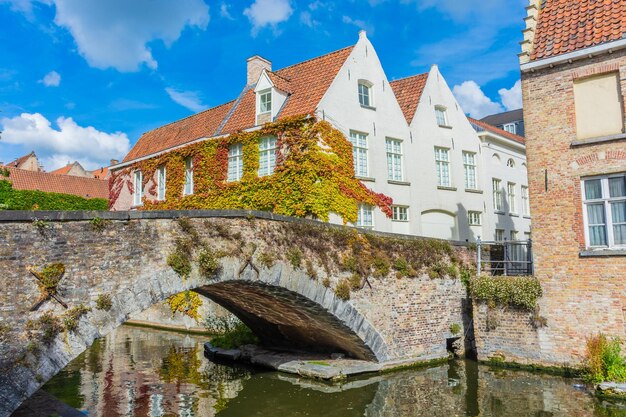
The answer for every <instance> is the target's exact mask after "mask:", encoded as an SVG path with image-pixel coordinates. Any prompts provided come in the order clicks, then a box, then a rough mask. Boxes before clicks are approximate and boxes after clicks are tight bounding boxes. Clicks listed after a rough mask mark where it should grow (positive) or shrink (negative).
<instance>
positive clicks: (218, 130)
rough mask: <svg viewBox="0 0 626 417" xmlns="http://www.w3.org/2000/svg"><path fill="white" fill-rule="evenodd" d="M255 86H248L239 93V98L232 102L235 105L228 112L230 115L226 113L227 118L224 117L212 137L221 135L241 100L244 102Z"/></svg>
mask: <svg viewBox="0 0 626 417" xmlns="http://www.w3.org/2000/svg"><path fill="white" fill-rule="evenodd" d="M255 86H256V84H252V85H246V86H245V87H244V88H243V90H241V93H239V96H238V97H237V98H236V99H235V100H233V101H232V103H233V105H232V107H231V108H230V110H228V113H226V116H224V118H223V119H222V121H221V122H220V124H219V126H217V129H215V132H213V135H212V136H211V137H215V136H218V135H220V133H221V132H222V129H223V128H224V126H225V125H226V123H228V120H229V119H230V116H232V115H233V113H234V112H235V110H236V109H237V106H239V103H241V100H243V98H244V97H245V96H246V93H247V92H248V91H249V90H250V89H252V88H254V87H255Z"/></svg>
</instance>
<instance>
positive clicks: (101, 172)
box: [89, 167, 109, 180]
mask: <svg viewBox="0 0 626 417" xmlns="http://www.w3.org/2000/svg"><path fill="white" fill-rule="evenodd" d="M89 172H90V173H91V174H92V175H93V177H94V178H97V179H99V180H104V179H106V178H107V175H109V167H102V168H100V169H96V170H94V171H89Z"/></svg>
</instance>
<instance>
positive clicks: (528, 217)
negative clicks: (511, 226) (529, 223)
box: [522, 214, 530, 220]
mask: <svg viewBox="0 0 626 417" xmlns="http://www.w3.org/2000/svg"><path fill="white" fill-rule="evenodd" d="M522 217H523V218H525V219H529V220H530V216H529V215H528V214H524V215H523V216H522Z"/></svg>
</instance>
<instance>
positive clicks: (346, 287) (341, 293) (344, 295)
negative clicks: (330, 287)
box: [335, 279, 350, 301]
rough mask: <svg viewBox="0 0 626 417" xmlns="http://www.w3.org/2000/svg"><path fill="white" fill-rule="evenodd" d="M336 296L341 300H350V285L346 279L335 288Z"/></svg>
mask: <svg viewBox="0 0 626 417" xmlns="http://www.w3.org/2000/svg"><path fill="white" fill-rule="evenodd" d="M335 295H337V297H339V298H341V299H342V300H346V301H347V300H349V299H350V283H349V282H348V280H346V279H342V280H341V281H339V282H338V283H337V286H336V287H335Z"/></svg>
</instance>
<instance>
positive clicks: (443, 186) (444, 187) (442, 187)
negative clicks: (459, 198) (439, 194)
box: [437, 185, 456, 191]
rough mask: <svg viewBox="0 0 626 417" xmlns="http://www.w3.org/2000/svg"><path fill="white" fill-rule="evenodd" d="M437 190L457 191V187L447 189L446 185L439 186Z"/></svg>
mask: <svg viewBox="0 0 626 417" xmlns="http://www.w3.org/2000/svg"><path fill="white" fill-rule="evenodd" d="M437 189H438V190H444V191H456V187H446V186H445V185H438V186H437Z"/></svg>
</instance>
